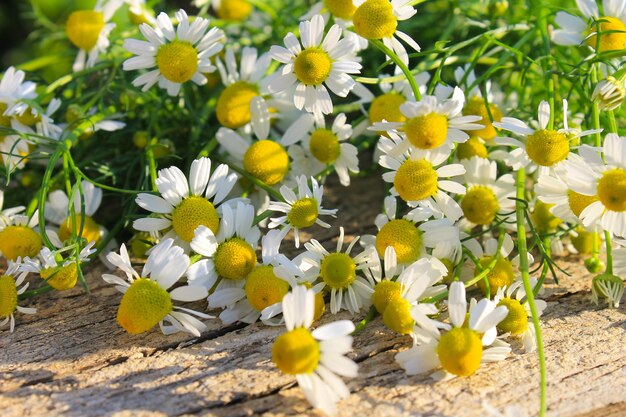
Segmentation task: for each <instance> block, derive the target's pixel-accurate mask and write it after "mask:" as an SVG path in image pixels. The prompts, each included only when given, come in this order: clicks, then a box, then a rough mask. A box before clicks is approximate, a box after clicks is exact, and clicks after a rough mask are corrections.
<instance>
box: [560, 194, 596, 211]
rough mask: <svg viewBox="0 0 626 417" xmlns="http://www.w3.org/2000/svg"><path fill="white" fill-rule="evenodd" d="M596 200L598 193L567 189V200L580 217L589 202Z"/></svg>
mask: <svg viewBox="0 0 626 417" xmlns="http://www.w3.org/2000/svg"><path fill="white" fill-rule="evenodd" d="M596 201H598V196H597V195H584V194H579V193H577V192H576V191H572V190H567V202H568V203H569V208H570V209H571V210H572V213H574V215H575V216H576V217H580V213H582V212H583V210H584V209H586V208H587V206H588V205H589V204H591V203H595V202H596Z"/></svg>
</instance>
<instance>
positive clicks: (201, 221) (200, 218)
mask: <svg viewBox="0 0 626 417" xmlns="http://www.w3.org/2000/svg"><path fill="white" fill-rule="evenodd" d="M199 226H206V227H208V228H209V229H211V231H212V232H213V233H214V234H217V232H218V230H219V227H220V218H219V217H218V215H217V210H216V209H215V206H214V205H213V203H211V202H210V201H209V200H207V199H205V198H202V197H198V196H192V197H188V198H186V199H184V200H183V201H182V202H181V203H180V204H179V205H178V206H177V207H176V208H175V209H174V211H173V212H172V227H173V228H174V231H175V232H176V234H177V235H178V237H180V238H181V239H182V240H184V241H185V242H191V241H192V240H193V238H194V232H195V230H196V229H197V228H198V227H199Z"/></svg>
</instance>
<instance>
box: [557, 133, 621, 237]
mask: <svg viewBox="0 0 626 417" xmlns="http://www.w3.org/2000/svg"><path fill="white" fill-rule="evenodd" d="M579 155H581V156H582V158H576V159H571V160H568V161H567V163H566V164H565V169H566V173H567V174H566V177H567V178H568V183H569V186H570V187H571V189H572V190H573V191H575V192H577V193H579V194H582V195H584V196H589V197H597V200H596V201H593V202H591V203H590V204H589V205H587V206H586V207H585V208H584V209H583V210H582V212H581V213H580V216H579V217H580V219H581V220H582V223H583V225H584V226H585V227H590V226H593V225H600V226H601V227H602V228H603V229H604V230H606V231H608V232H609V233H611V234H612V235H615V236H619V237H626V138H624V137H620V136H617V135H616V134H613V133H610V134H608V135H606V138H605V139H604V144H603V148H602V156H601V155H600V154H599V153H598V152H596V151H595V150H594V149H592V148H590V147H588V146H587V145H583V146H581V148H580V150H579Z"/></svg>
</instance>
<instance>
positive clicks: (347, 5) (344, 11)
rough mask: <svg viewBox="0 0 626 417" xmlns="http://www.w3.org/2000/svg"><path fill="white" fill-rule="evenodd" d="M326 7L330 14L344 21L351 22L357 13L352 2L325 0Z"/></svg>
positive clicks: (346, 0) (349, 0)
mask: <svg viewBox="0 0 626 417" xmlns="http://www.w3.org/2000/svg"><path fill="white" fill-rule="evenodd" d="M324 5H326V8H327V9H328V10H329V11H330V13H331V14H332V15H333V16H335V17H338V18H340V19H343V20H350V19H352V16H353V15H354V12H355V11H356V7H355V6H354V3H353V2H352V0H324Z"/></svg>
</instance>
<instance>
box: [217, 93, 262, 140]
mask: <svg viewBox="0 0 626 417" xmlns="http://www.w3.org/2000/svg"><path fill="white" fill-rule="evenodd" d="M258 95H259V88H258V86H256V85H254V84H250V83H248V82H245V81H237V82H236V83H234V84H231V85H229V86H228V87H226V88H225V89H224V91H222V93H221V94H220V96H219V98H218V99H217V107H216V110H215V113H216V115H217V120H218V121H219V122H220V124H221V125H222V126H226V127H227V128H229V129H239V128H240V127H242V126H244V125H246V124H248V123H250V120H251V115H250V103H251V102H252V99H253V98H254V97H256V96H258Z"/></svg>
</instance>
